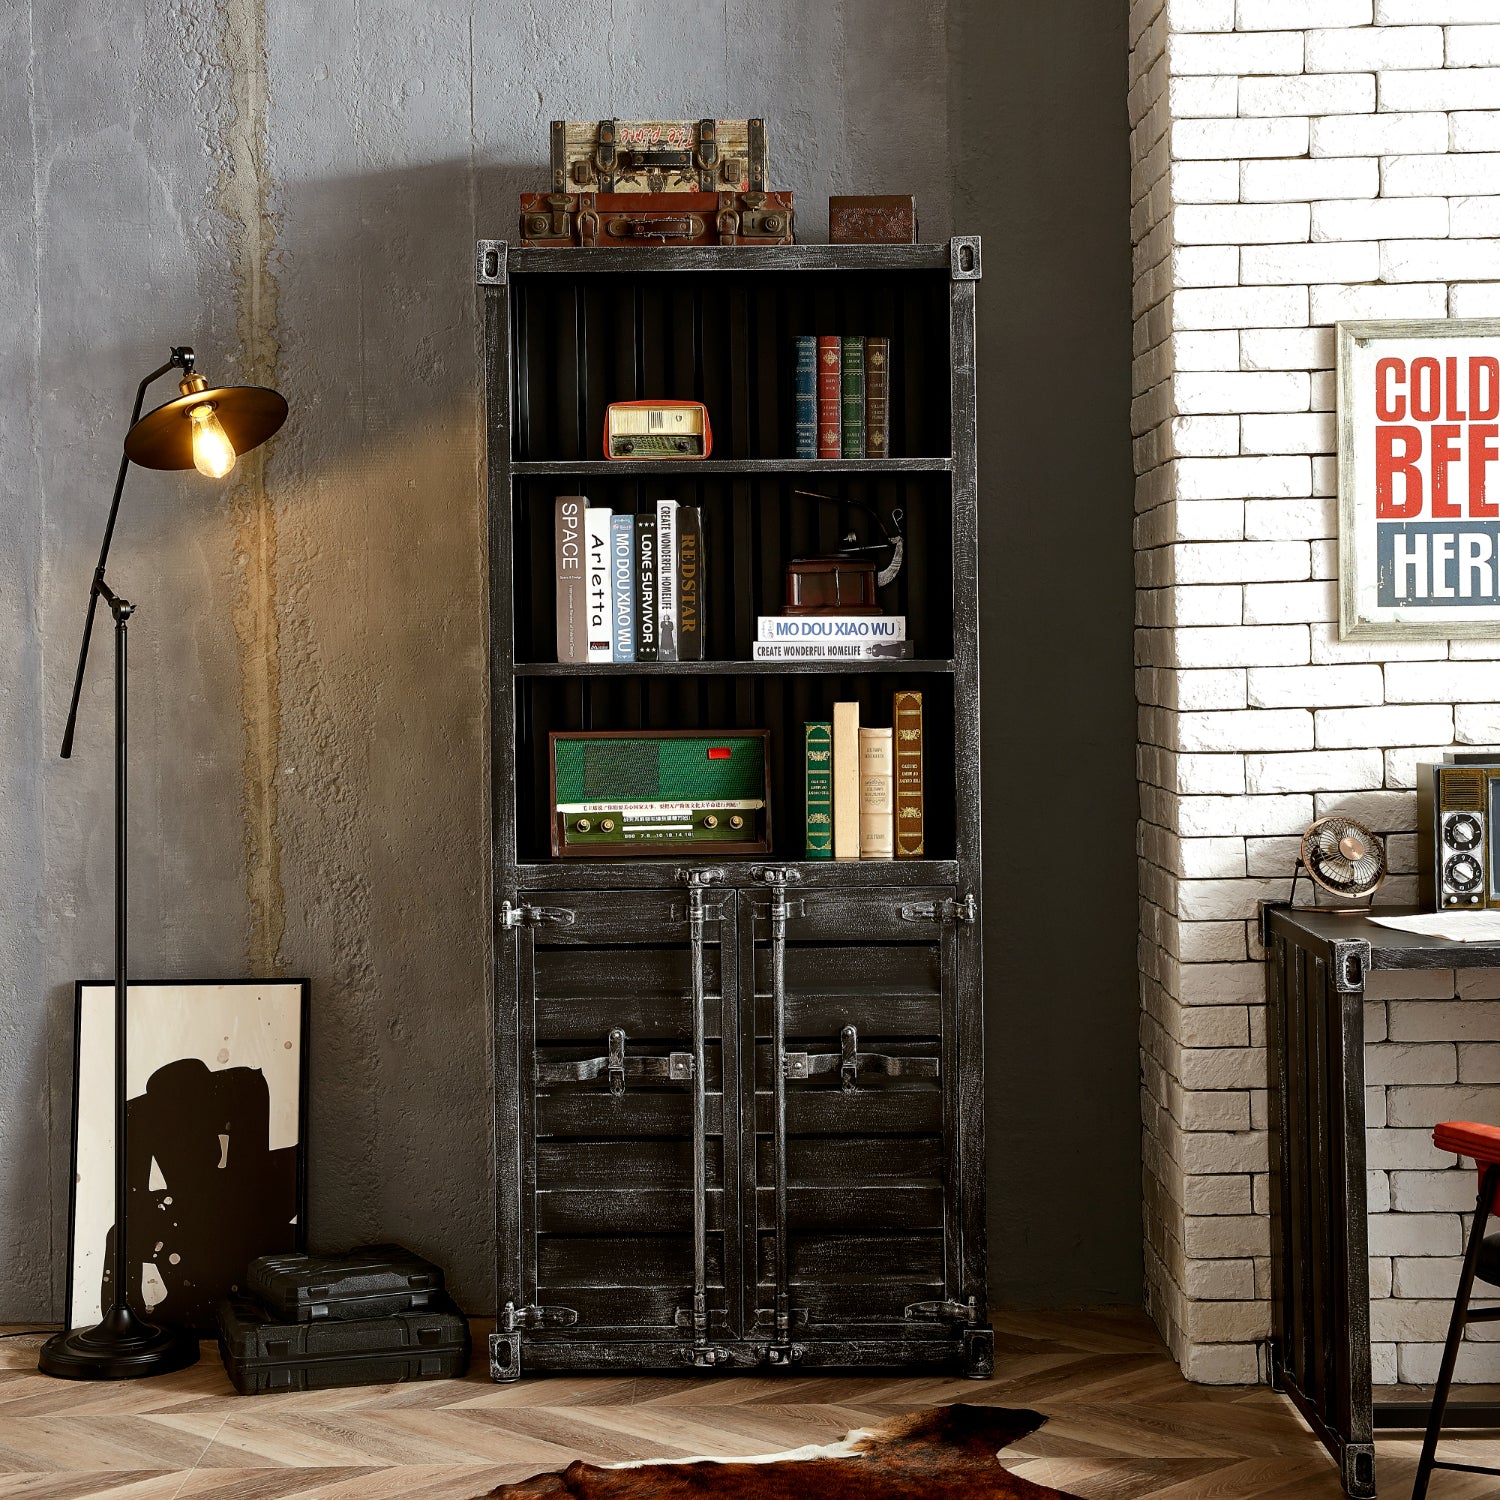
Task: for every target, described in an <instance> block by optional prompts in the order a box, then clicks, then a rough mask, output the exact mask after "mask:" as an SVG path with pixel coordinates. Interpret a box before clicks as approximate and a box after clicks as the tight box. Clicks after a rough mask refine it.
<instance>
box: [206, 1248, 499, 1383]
mask: <svg viewBox="0 0 1500 1500" xmlns="http://www.w3.org/2000/svg"><path fill="white" fill-rule="evenodd" d="M245 1282H246V1285H245V1291H244V1293H243V1294H240V1295H237V1296H234V1297H231V1298H230V1299H229V1300H227V1301H226V1302H223V1303H221V1304H220V1306H219V1352H220V1354H221V1355H222V1356H223V1358H224V1368H225V1369H226V1370H227V1371H228V1372H229V1378H230V1380H231V1381H233V1383H234V1388H235V1390H237V1391H238V1392H239V1393H240V1394H241V1395H242V1396H256V1395H260V1394H262V1393H263V1392H266V1391H314V1390H326V1389H328V1388H329V1387H332V1386H342V1385H387V1384H390V1383H391V1382H394V1381H398V1380H434V1379H440V1378H451V1377H455V1376H459V1375H462V1374H463V1373H464V1371H465V1370H466V1369H467V1368H468V1364H469V1325H468V1321H467V1320H466V1319H465V1318H464V1316H463V1314H462V1313H460V1312H459V1310H458V1309H457V1308H456V1307H455V1306H454V1305H453V1303H452V1301H450V1299H449V1298H448V1295H447V1293H446V1292H445V1291H444V1289H443V1273H442V1272H441V1271H440V1270H439V1269H438V1268H437V1267H436V1266H435V1265H433V1264H432V1263H431V1262H430V1261H425V1260H423V1259H422V1258H421V1257H420V1256H417V1255H413V1254H412V1252H411V1251H410V1250H405V1249H403V1248H402V1247H401V1246H400V1245H367V1246H365V1247H364V1248H363V1249H359V1250H351V1251H349V1252H348V1253H347V1254H344V1255H337V1256H316V1255H263V1256H261V1257H260V1259H259V1260H254V1261H251V1263H250V1269H249V1271H248V1273H247V1275H246V1278H245Z"/></svg>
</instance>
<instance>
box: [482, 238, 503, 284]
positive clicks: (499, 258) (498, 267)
mask: <svg viewBox="0 0 1500 1500" xmlns="http://www.w3.org/2000/svg"><path fill="white" fill-rule="evenodd" d="M507 248H508V246H507V245H506V243H505V241H504V240H480V241H479V243H478V246H477V254H476V260H477V266H476V268H475V269H476V277H475V279H476V280H477V281H478V283H479V285H480V286H504V285H505V252H506V250H507Z"/></svg>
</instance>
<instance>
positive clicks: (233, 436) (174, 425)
mask: <svg viewBox="0 0 1500 1500" xmlns="http://www.w3.org/2000/svg"><path fill="white" fill-rule="evenodd" d="M205 404H207V405H211V406H212V407H213V408H214V415H215V416H216V417H218V419H219V423H220V425H221V426H222V427H223V429H224V432H225V435H226V436H227V437H228V439H229V441H230V443H231V444H232V446H233V448H234V451H235V452H236V453H248V452H249V451H250V450H251V449H252V448H258V447H259V446H260V445H261V444H262V443H263V442H265V440H266V439H267V438H268V437H270V436H271V434H272V433H274V432H275V431H276V429H277V428H278V427H280V426H281V424H282V423H283V422H285V421H286V413H287V405H286V398H285V397H284V396H283V395H282V394H281V393H280V392H279V391H273V390H270V389H269V388H268V387H266V386H263V385H221V386H216V387H214V388H213V389H211V390H201V391H193V392H191V393H190V394H188V395H185V396H179V397H178V398H177V399H176V400H175V401H168V402H167V403H166V404H165V405H164V406H158V407H157V408H156V410H155V411H148V412H147V413H146V415H145V416H144V417H142V418H141V419H140V421H139V422H137V423H136V424H135V426H134V427H132V428H131V429H130V431H129V432H128V433H126V434H125V457H126V458H128V459H129V460H130V462H131V463H133V464H139V465H140V466H141V467H142V468H143V469H191V468H192V467H193V424H192V422H191V420H190V419H189V413H190V412H192V411H193V410H194V409H195V408H197V407H200V406H203V405H205Z"/></svg>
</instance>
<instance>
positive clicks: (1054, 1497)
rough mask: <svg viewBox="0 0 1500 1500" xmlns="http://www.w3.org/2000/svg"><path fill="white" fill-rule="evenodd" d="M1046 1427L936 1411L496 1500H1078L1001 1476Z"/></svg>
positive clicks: (503, 1490)
mask: <svg viewBox="0 0 1500 1500" xmlns="http://www.w3.org/2000/svg"><path fill="white" fill-rule="evenodd" d="M1046 1420H1047V1419H1046V1418H1045V1417H1044V1416H1042V1415H1041V1414H1040V1413H1039V1412H1034V1411H1016V1410H1014V1409H1011V1408H1008V1407H1004V1406H962V1405H956V1406H938V1407H933V1408H931V1409H930V1410H927V1411H917V1412H911V1413H908V1414H907V1415H906V1416H902V1417H896V1418H893V1419H892V1420H891V1421H889V1422H882V1423H881V1424H880V1426H879V1427H871V1428H866V1429H862V1430H859V1431H856V1432H851V1433H849V1434H848V1436H846V1437H845V1438H844V1440H843V1441H842V1442H839V1443H828V1444H825V1445H824V1446H822V1447H807V1448H794V1449H792V1451H791V1452H789V1453H770V1454H766V1455H765V1456H764V1457H759V1458H730V1459H715V1458H688V1459H656V1460H646V1461H642V1462H638V1463H627V1464H610V1465H608V1466H601V1465H598V1464H586V1463H584V1462H583V1461H582V1460H581V1459H580V1460H579V1461H578V1462H577V1463H572V1464H569V1465H568V1467H567V1468H566V1469H564V1470H563V1471H562V1472H561V1473H552V1474H538V1475H537V1476H536V1477H535V1478H534V1479H527V1480H523V1481H522V1482H521V1483H520V1484H509V1485H501V1486H500V1487H499V1488H498V1489H494V1490H491V1491H490V1492H489V1493H490V1495H491V1496H492V1497H494V1500H703V1497H705V1496H712V1497H714V1500H720V1497H724V1500H1078V1497H1077V1496H1075V1495H1069V1494H1067V1493H1066V1492H1065V1491H1063V1490H1054V1489H1049V1488H1048V1487H1047V1486H1046V1485H1042V1484H1033V1483H1032V1482H1031V1481H1030V1480H1029V1479H1022V1478H1020V1477H1019V1476H1018V1475H1015V1474H1012V1473H1010V1472H1008V1471H1007V1470H1006V1469H1003V1468H1002V1467H1001V1466H1000V1462H999V1459H998V1458H997V1456H996V1455H997V1454H998V1453H999V1452H1000V1451H1001V1450H1002V1449H1004V1448H1006V1447H1008V1446H1009V1445H1010V1444H1011V1443H1013V1442H1015V1441H1016V1439H1017V1438H1023V1437H1025V1436H1026V1435H1027V1433H1030V1432H1035V1431H1036V1430H1037V1428H1038V1427H1040V1426H1041V1425H1042V1423H1043V1422H1045V1421H1046Z"/></svg>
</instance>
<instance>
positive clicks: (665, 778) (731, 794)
mask: <svg viewBox="0 0 1500 1500" xmlns="http://www.w3.org/2000/svg"><path fill="white" fill-rule="evenodd" d="M770 737H771V732H770V730H768V729H748V730H747V729H740V730H733V731H725V730H719V729H672V730H648V729H642V730H635V731H625V732H621V733H618V734H612V733H609V732H599V731H583V732H577V731H563V730H554V731H553V733H552V736H551V745H552V853H553V854H554V855H555V856H557V857H559V858H567V857H573V858H585V859H600V858H608V857H611V856H621V855H623V856H625V857H627V858H631V857H634V856H636V855H642V854H675V855H681V854H684V853H690V852H691V851H693V850H694V849H697V850H702V851H711V852H712V853H713V855H714V857H715V858H733V857H734V856H736V855H746V854H767V853H769V852H770V849H771V782H770V766H769V757H768V756H767V754H766V747H767V744H768V742H769V740H770Z"/></svg>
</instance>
